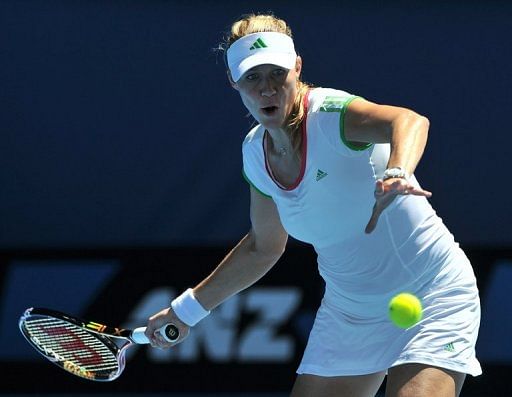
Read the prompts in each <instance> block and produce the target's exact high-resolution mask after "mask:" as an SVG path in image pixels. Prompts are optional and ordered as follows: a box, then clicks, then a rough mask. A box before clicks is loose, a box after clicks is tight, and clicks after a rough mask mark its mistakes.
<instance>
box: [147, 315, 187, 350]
mask: <svg viewBox="0 0 512 397" xmlns="http://www.w3.org/2000/svg"><path fill="white" fill-rule="evenodd" d="M169 323H171V324H174V325H175V326H176V327H177V328H178V331H179V333H180V335H179V337H178V339H177V340H176V341H175V342H168V341H167V340H165V339H164V337H163V336H162V335H161V334H160V331H159V329H160V328H161V327H162V326H163V325H165V324H169ZM189 332H190V327H189V326H188V325H187V324H185V323H184V322H183V321H181V320H180V319H179V318H178V316H176V314H175V313H174V311H173V310H172V308H171V307H168V308H167V309H163V310H161V311H159V312H158V313H156V314H154V315H152V316H151V317H150V318H149V320H148V324H147V326H146V331H145V332H144V334H145V335H146V337H147V338H148V339H149V341H150V343H151V346H152V347H158V348H160V349H168V348H170V347H173V346H174V345H177V344H178V343H181V342H182V341H183V340H185V339H186V338H187V336H188V334H189Z"/></svg>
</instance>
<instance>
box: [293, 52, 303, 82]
mask: <svg viewBox="0 0 512 397" xmlns="http://www.w3.org/2000/svg"><path fill="white" fill-rule="evenodd" d="M301 71H302V58H301V57H300V56H299V55H297V59H296V60H295V72H296V73H297V78H299V77H300V72H301Z"/></svg>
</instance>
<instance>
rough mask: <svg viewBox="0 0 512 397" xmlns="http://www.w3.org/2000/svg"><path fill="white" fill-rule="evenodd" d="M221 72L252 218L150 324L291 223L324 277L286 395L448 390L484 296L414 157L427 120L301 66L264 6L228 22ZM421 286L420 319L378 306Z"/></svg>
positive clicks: (194, 299) (267, 250)
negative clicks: (241, 133) (395, 319)
mask: <svg viewBox="0 0 512 397" xmlns="http://www.w3.org/2000/svg"><path fill="white" fill-rule="evenodd" d="M225 50H226V59H227V64H228V78H229V81H230V82H231V85H232V86H233V88H234V89H235V90H237V91H238V92H239V94H240V97H241V99H242V102H243V103H244V105H245V106H246V107H247V109H248V110H249V112H250V113H251V115H252V116H253V117H254V118H255V119H256V121H257V122H258V125H256V126H255V127H254V128H253V129H252V130H251V131H250V132H249V133H248V135H247V137H246V138H245V140H244V142H243V147H242V150H243V173H244V176H245V178H246V179H247V181H248V182H249V185H250V192H251V194H250V197H251V202H250V215H251V222H252V226H251V229H250V230H249V232H248V233H247V235H246V236H245V237H243V238H242V240H241V241H240V242H239V243H238V245H236V247H235V248H234V249H233V250H232V251H231V252H230V253H229V254H228V255H227V256H226V258H225V259H224V260H223V261H222V262H221V263H220V265H218V267H217V268H216V269H215V270H214V271H213V272H212V273H211V274H210V275H209V276H208V277H207V278H206V279H205V280H203V281H202V282H200V283H199V284H198V285H197V286H196V287H195V288H193V289H192V288H190V289H188V290H187V291H185V292H184V293H183V294H182V295H180V296H179V297H177V298H176V299H175V300H174V301H173V302H172V304H171V307H170V308H166V309H164V310H162V311H160V312H159V313H157V314H155V315H154V316H152V317H151V318H150V320H149V322H148V325H147V331H146V335H147V336H148V338H150V339H151V341H152V344H153V345H154V346H157V347H161V348H167V347H170V346H172V345H173V344H171V343H168V342H166V341H165V340H164V339H163V338H162V336H161V335H160V334H159V333H158V331H157V330H158V328H160V327H161V326H162V325H163V324H165V323H168V322H174V323H176V324H177V325H178V327H179V329H180V332H181V336H180V339H179V340H178V342H177V343H179V342H181V341H182V340H183V339H184V338H186V336H187V334H188V332H189V328H190V327H192V326H193V325H195V324H196V323H197V322H198V321H200V320H201V319H202V318H203V317H205V316H206V315H208V313H209V312H210V311H211V310H212V309H214V308H215V307H216V306H218V305H219V304H220V303H222V302H223V301H225V300H226V299H228V298H229V297H230V296H232V295H234V294H236V293H238V292H239V291H242V290H244V289H245V288H247V287H249V286H250V285H252V284H254V283H255V282H256V281H257V280H259V279H260V278H261V277H262V276H263V275H264V274H265V273H267V272H268V271H269V270H270V268H272V266H274V264H275V263H276V262H277V261H278V259H279V258H280V256H281V255H282V253H283V251H284V250H285V246H286V242H287V238H288V235H292V236H293V237H295V238H297V239H299V240H302V241H305V242H308V243H310V244H312V245H313V247H314V249H315V250H316V252H317V254H318V267H319V271H320V274H321V276H322V277H323V279H324V280H325V284H326V289H325V295H324V298H323V300H322V303H321V306H320V308H319V310H318V312H317V315H316V319H315V323H314V325H313V328H312V330H311V333H310V336H309V340H308V343H307V347H306V349H305V352H304V356H303V359H302V362H301V364H300V366H299V368H298V370H297V373H298V376H297V379H296V382H295V385H294V387H293V390H292V396H293V397H301V396H315V397H317V396H365V397H366V396H373V395H375V394H376V392H377V390H378V389H379V387H380V385H381V383H382V382H383V379H384V377H385V376H386V375H387V377H388V378H387V386H386V388H387V394H386V396H401V397H404V396H414V397H420V396H429V397H433V396H437V397H448V396H449V397H453V396H458V395H459V393H460V390H461V388H462V385H463V382H464V379H465V376H466V374H471V375H473V376H477V375H479V374H480V373H481V368H480V364H479V362H478V361H477V359H476V357H475V342H476V339H477V333H478V328H479V322H480V305H479V297H478V290H477V286H476V281H475V276H474V273H473V270H472V267H471V264H470V263H469V261H468V259H467V257H466V256H465V254H464V252H463V251H462V250H461V249H460V248H459V246H458V244H457V243H455V241H454V238H453V236H452V235H451V233H450V232H449V231H448V230H447V229H446V227H445V226H444V225H443V223H442V221H441V219H440V218H439V217H438V216H437V215H436V213H435V212H434V210H433V209H432V207H431V206H430V204H429V202H428V200H427V198H428V197H430V195H431V193H430V192H428V191H426V190H424V189H422V188H421V186H420V185H419V183H418V181H417V180H416V178H415V177H414V174H413V172H414V170H415V168H416V166H417V164H418V162H419V161H420V158H421V156H422V153H423V151H424V148H425V144H426V140H427V134H428V129H429V122H428V120H427V119H426V118H425V117H423V116H421V115H418V114H417V113H415V112H413V111H412V110H409V109H406V108H401V107H395V106H387V105H379V104H376V103H372V102H370V101H368V100H366V99H364V98H361V97H359V96H355V95H352V94H349V93H347V92H344V91H341V90H337V89H330V88H314V87H312V86H309V85H308V84H306V83H304V82H302V81H301V79H300V75H301V69H302V59H301V58H300V57H299V56H297V54H296V51H295V47H294V42H293V39H292V34H291V31H290V28H289V27H288V25H287V24H286V22H284V21H283V20H280V19H278V18H276V17H274V16H272V15H250V16H248V17H245V18H243V19H241V20H239V21H237V22H236V23H234V24H233V26H232V29H231V34H230V36H229V38H228V40H227V43H226V45H225ZM402 291H407V292H411V293H413V294H415V295H416V296H418V297H420V298H421V300H422V302H423V305H424V313H423V319H422V320H421V321H420V322H419V323H417V324H416V325H415V326H412V327H410V328H409V329H406V330H403V329H400V328H398V327H396V326H394V325H393V324H392V323H391V322H390V321H389V320H388V317H387V316H388V308H387V307H388V306H387V305H388V302H389V300H390V298H391V297H393V296H394V295H396V294H397V293H399V292H402Z"/></svg>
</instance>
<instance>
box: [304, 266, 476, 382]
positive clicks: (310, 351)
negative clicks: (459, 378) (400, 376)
mask: <svg viewBox="0 0 512 397" xmlns="http://www.w3.org/2000/svg"><path fill="white" fill-rule="evenodd" d="M464 262H465V263H462V264H460V263H459V266H462V268H463V269H464V270H463V271H462V272H460V273H459V272H457V273H458V275H457V276H455V277H454V278H453V279H451V280H450V282H449V283H445V282H443V283H441V284H442V285H441V286H440V285H437V284H436V283H435V282H432V283H427V284H426V285H422V286H418V287H417V289H416V290H414V291H411V292H414V293H415V294H416V295H417V296H418V297H420V298H421V300H422V303H423V318H422V320H421V321H420V322H418V323H417V324H416V325H414V326H413V327H411V328H409V329H407V330H403V329H400V328H398V327H396V326H394V325H393V324H392V323H391V321H389V319H388V318H387V312H386V313H383V315H382V316H380V317H374V318H371V319H366V320H364V321H361V319H354V318H353V317H351V316H349V315H347V314H346V313H344V312H343V310H342V308H340V307H339V306H337V305H334V304H331V303H330V302H331V301H332V300H330V299H329V298H328V294H327V293H326V296H324V299H323V300H322V304H321V306H320V308H319V310H318V312H317V316H316V319H315V323H314V325H313V328H312V330H311V333H310V336H309V340H308V343H307V346H306V349H305V352H304V356H303V359H302V362H301V364H300V366H299V368H298V369H297V373H298V374H313V375H319V376H350V375H364V374H371V373H375V372H380V371H386V370H387V369H388V368H391V367H394V366H397V365H401V364H407V363H421V364H426V365H432V366H436V367H441V368H445V369H448V370H452V371H457V372H461V373H466V374H470V375H472V376H477V375H480V374H481V373H482V369H481V367H480V363H479V362H478V360H477V359H476V356H475V344H476V339H477V336H478V329H479V326H480V300H479V296H478V289H477V286H476V280H475V277H474V274H473V269H472V267H471V264H470V263H469V261H467V262H466V261H464ZM459 270H460V268H459ZM445 281H446V280H445ZM386 299H387V298H386Z"/></svg>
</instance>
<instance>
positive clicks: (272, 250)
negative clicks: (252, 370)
mask: <svg viewBox="0 0 512 397" xmlns="http://www.w3.org/2000/svg"><path fill="white" fill-rule="evenodd" d="M250 215H251V224H252V227H251V229H250V230H249V233H247V235H246V236H244V237H243V238H242V240H241V241H240V242H239V243H238V244H237V245H236V246H235V247H234V248H233V249H232V250H231V252H229V254H227V255H226V257H225V258H224V259H223V260H222V262H221V263H220V264H219V265H218V266H217V268H216V269H215V270H214V271H213V272H212V273H211V274H210V275H209V276H208V277H206V278H205V279H204V280H203V281H201V282H200V283H199V284H198V285H197V286H196V287H195V288H194V289H193V295H194V297H195V299H196V300H197V301H198V302H199V304H200V305H201V306H202V307H203V308H204V309H206V310H212V309H214V308H215V307H217V306H218V305H220V304H221V303H222V302H224V301H225V300H226V299H228V298H229V297H230V296H233V295H235V294H237V293H238V292H240V291H242V290H244V289H246V288H247V287H249V286H251V285H252V284H254V283H255V282H256V281H258V280H259V279H260V278H261V277H263V276H264V275H265V274H266V273H267V272H268V271H269V270H270V269H271V268H272V266H274V265H275V263H276V262H277V261H278V260H279V258H280V257H281V255H282V254H283V252H284V249H285V246H286V242H287V240H288V234H287V233H286V231H285V230H284V228H283V225H282V224H281V220H280V218H279V214H278V212H277V208H276V205H275V204H274V202H273V200H272V199H271V198H267V197H265V196H263V195H262V194H260V193H259V192H258V191H256V190H255V189H254V188H253V187H251V205H250ZM177 319H178V320H179V318H177V317H176V315H175V313H174V312H173V310H172V309H171V308H167V309H164V310H162V311H161V312H159V313H156V314H155V315H153V316H152V317H150V319H149V322H148V325H147V329H146V335H147V336H148V337H149V338H150V340H151V342H152V345H153V346H157V347H170V346H172V344H170V343H167V342H165V341H164V340H163V338H162V337H161V336H159V335H158V333H156V336H154V334H155V330H157V329H159V328H160V327H161V326H162V325H164V324H166V323H168V322H173V323H177V324H176V325H178V328H179V329H180V334H181V336H180V338H179V339H178V342H181V341H182V340H183V339H184V338H185V337H186V335H187V334H188V327H187V326H186V324H184V323H182V322H181V321H176V320H177Z"/></svg>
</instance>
